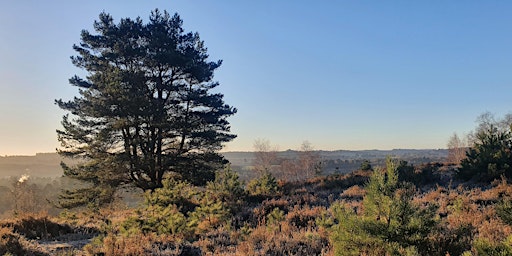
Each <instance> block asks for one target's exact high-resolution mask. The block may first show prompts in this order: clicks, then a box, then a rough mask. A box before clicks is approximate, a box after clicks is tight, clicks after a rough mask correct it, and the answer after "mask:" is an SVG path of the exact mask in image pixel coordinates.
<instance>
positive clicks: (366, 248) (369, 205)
mask: <svg viewBox="0 0 512 256" xmlns="http://www.w3.org/2000/svg"><path fill="white" fill-rule="evenodd" d="M366 190H367V193H366V195H365V196H364V199H363V206H364V214H363V215H358V214H357V213H356V212H354V209H353V208H351V207H349V206H348V205H344V204H334V205H333V206H332V207H331V208H332V211H333V215H334V218H335V220H336V221H337V223H338V224H336V225H334V226H333V227H332V228H331V232H332V233H331V234H332V235H331V242H332V244H333V246H334V250H335V253H337V254H346V255H361V254H363V255H367V254H370V255H386V254H393V255H394V254H401V255H404V254H405V255H409V254H411V255H415V254H417V251H418V250H420V251H427V250H428V249H429V241H428V236H429V234H430V233H431V232H432V231H433V229H434V227H435V226H436V224H437V223H436V221H435V218H434V217H435V214H436V210H437V208H436V207H435V206H428V207H419V206H417V205H415V204H413V202H412V200H413V198H414V193H415V188H414V186H412V185H411V184H410V183H407V184H403V183H400V182H399V176H398V170H397V167H396V165H395V163H394V162H393V161H392V160H390V159H388V161H387V169H386V171H385V172H383V171H380V170H377V171H375V172H374V173H373V174H372V176H371V177H370V181H369V182H368V184H367V185H366Z"/></svg>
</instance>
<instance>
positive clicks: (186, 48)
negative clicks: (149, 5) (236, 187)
mask: <svg viewBox="0 0 512 256" xmlns="http://www.w3.org/2000/svg"><path fill="white" fill-rule="evenodd" d="M94 29H95V31H96V34H92V33H90V32H88V31H86V30H83V31H82V33H81V42H80V44H79V45H74V46H73V48H74V49H75V51H76V52H77V53H78V55H77V56H74V57H72V62H73V64H74V65H75V66H77V67H79V68H82V69H84V70H85V71H86V72H87V76H86V78H85V79H84V78H80V77H78V76H75V77H73V78H71V79H70V83H71V85H73V86H76V87H78V88H79V93H80V96H79V97H75V98H74V99H73V100H70V101H63V100H56V104H57V105H58V106H59V107H60V108H62V109H64V110H66V111H68V112H70V114H66V115H65V116H64V117H63V121H62V125H63V129H62V130H58V131H57V133H58V139H59V141H60V142H61V144H62V148H61V149H60V150H59V153H60V154H61V155H64V156H69V157H74V158H78V159H80V163H79V164H77V165H74V166H67V165H65V164H63V168H64V173H65V175H66V176H70V177H73V178H77V179H80V180H84V181H87V182H90V184H91V187H90V189H91V190H104V189H103V188H105V189H107V188H116V187H118V186H121V185H123V184H130V185H134V186H136V187H138V188H141V189H143V190H154V189H156V188H160V187H162V180H163V179H164V176H165V175H166V174H170V173H174V174H175V175H178V176H180V177H181V178H182V179H185V180H188V181H190V182H192V183H194V184H200V185H201V184H202V185H204V184H206V182H207V181H209V180H212V179H213V178H214V170H215V169H218V168H220V167H221V165H223V164H224V163H225V160H224V159H223V157H222V156H221V155H220V154H219V153H218V151H219V150H220V149H221V148H222V144H223V143H225V142H228V141H231V140H232V139H234V138H235V135H233V134H230V126H229V122H228V121H227V117H229V116H231V115H233V114H235V113H236V109H235V108H233V107H231V106H229V105H227V104H225V103H224V101H223V95H222V94H220V93H212V89H214V88H216V87H217V86H218V85H219V83H217V82H214V81H212V79H213V73H214V71H215V70H216V69H217V68H218V67H219V66H220V65H221V61H216V62H211V61H208V54H207V49H206V47H205V46H204V42H203V41H201V39H200V37H199V34H198V33H184V31H183V28H182V20H181V19H180V17H179V15H178V14H174V15H173V16H172V17H171V16H170V15H169V13H167V12H165V11H164V12H163V13H162V12H160V11H158V9H156V10H155V11H153V12H151V15H150V18H149V22H148V23H147V24H144V23H143V22H142V20H141V19H140V18H136V19H135V20H133V19H130V18H125V19H121V21H120V22H119V23H118V24H115V23H114V20H113V18H112V17H111V16H110V15H109V14H106V13H101V14H100V16H99V21H95V22H94ZM87 193H88V192H87V189H86V190H83V191H68V193H67V194H65V197H66V196H67V199H73V200H76V199H77V198H78V199H80V198H82V200H78V201H75V202H76V204H78V203H80V201H82V202H83V201H84V200H83V198H84V196H86V195H87ZM107 198H108V196H107ZM85 201H86V200H85ZM107 201H108V200H107Z"/></svg>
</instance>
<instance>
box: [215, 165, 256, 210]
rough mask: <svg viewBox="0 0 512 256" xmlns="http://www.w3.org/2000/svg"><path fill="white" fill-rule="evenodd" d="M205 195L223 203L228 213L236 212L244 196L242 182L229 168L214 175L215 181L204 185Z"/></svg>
mask: <svg viewBox="0 0 512 256" xmlns="http://www.w3.org/2000/svg"><path fill="white" fill-rule="evenodd" d="M206 189H207V193H208V194H209V196H210V197H212V198H213V199H215V200H217V201H221V202H223V203H224V204H225V205H226V206H227V207H228V208H229V210H230V211H232V212H234V211H236V210H237V209H238V208H239V207H240V206H241V205H242V203H243V201H244V198H245V196H246V193H245V190H244V188H243V182H241V181H240V180H239V177H238V174H237V173H236V172H234V171H233V170H232V169H231V168H229V167H228V168H225V169H224V170H222V171H219V172H217V173H215V180H214V181H210V182H208V184H207V185H206Z"/></svg>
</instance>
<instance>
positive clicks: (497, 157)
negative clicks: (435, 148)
mask: <svg viewBox="0 0 512 256" xmlns="http://www.w3.org/2000/svg"><path fill="white" fill-rule="evenodd" d="M466 156H467V157H466V158H465V159H463V160H462V162H461V168H460V169H459V170H458V171H457V175H458V177H459V178H461V179H464V180H470V179H475V180H479V181H492V180H494V179H497V178H499V177H500V176H501V175H504V176H505V177H508V178H511V177H512V135H511V133H510V132H509V131H502V130H499V129H497V128H496V127H495V126H492V125H491V126H490V127H489V128H488V129H486V130H483V131H480V132H479V133H478V134H477V136H476V140H475V143H474V145H473V147H472V148H470V149H469V151H468V152H467V153H466Z"/></svg>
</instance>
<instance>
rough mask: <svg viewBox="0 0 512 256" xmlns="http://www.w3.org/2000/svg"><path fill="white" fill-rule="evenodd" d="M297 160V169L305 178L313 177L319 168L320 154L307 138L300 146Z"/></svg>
mask: <svg viewBox="0 0 512 256" xmlns="http://www.w3.org/2000/svg"><path fill="white" fill-rule="evenodd" d="M298 162H299V170H300V171H301V173H302V175H303V176H304V178H306V179H309V178H312V177H314V176H315V174H317V173H318V172H319V171H320V170H321V161H320V155H319V154H318V152H315V151H314V148H313V145H312V144H311V143H310V142H309V141H307V140H306V141H304V142H302V145H301V146H300V152H299V159H298Z"/></svg>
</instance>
